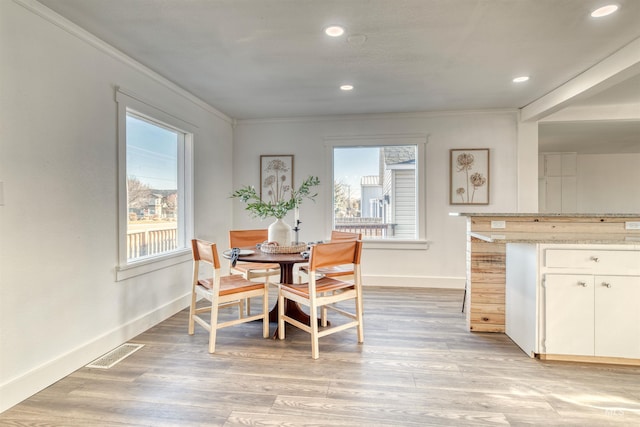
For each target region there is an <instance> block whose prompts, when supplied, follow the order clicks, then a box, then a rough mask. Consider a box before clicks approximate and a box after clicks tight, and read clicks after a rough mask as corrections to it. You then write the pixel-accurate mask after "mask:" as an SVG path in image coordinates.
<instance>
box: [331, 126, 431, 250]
mask: <svg viewBox="0 0 640 427" xmlns="http://www.w3.org/2000/svg"><path fill="white" fill-rule="evenodd" d="M330 146H331V147H330V148H331V156H332V165H333V170H332V176H333V215H332V216H333V222H332V229H334V230H339V231H351V232H358V233H362V235H363V238H364V239H375V240H420V239H424V238H425V230H424V226H423V224H424V222H425V221H424V208H423V207H424V200H425V198H424V196H422V193H423V192H424V190H423V187H424V184H423V183H424V178H423V177H424V171H423V169H424V166H423V162H422V161H420V159H422V158H424V146H425V138H386V137H385V138H381V139H366V140H364V139H358V140H340V141H332V143H331V144H330Z"/></svg>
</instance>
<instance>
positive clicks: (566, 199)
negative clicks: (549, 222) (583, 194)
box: [538, 153, 577, 213]
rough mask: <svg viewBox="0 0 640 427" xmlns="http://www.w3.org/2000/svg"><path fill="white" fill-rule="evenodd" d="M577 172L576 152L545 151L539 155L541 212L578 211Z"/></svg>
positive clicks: (539, 200)
mask: <svg viewBox="0 0 640 427" xmlns="http://www.w3.org/2000/svg"><path fill="white" fill-rule="evenodd" d="M576 172H577V154H576V153H543V154H540V155H539V156H538V207H539V209H540V212H554V213H559V212H575V211H576V206H577V190H576V188H577V181H576Z"/></svg>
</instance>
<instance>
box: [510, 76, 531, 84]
mask: <svg viewBox="0 0 640 427" xmlns="http://www.w3.org/2000/svg"><path fill="white" fill-rule="evenodd" d="M527 80H529V76H520V77H516V78H515V79H513V82H514V83H522V82H526V81H527Z"/></svg>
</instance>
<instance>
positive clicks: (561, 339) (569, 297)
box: [543, 274, 594, 356]
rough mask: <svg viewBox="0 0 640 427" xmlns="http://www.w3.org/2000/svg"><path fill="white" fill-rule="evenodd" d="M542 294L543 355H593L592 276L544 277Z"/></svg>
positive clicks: (562, 275)
mask: <svg viewBox="0 0 640 427" xmlns="http://www.w3.org/2000/svg"><path fill="white" fill-rule="evenodd" d="M544 292H545V296H544V305H545V318H544V331H545V337H544V344H543V345H544V347H543V348H544V352H545V353H547V354H574V355H585V356H592V355H593V351H594V347H593V345H594V344H593V334H594V310H593V305H594V293H593V276H591V275H584V274H582V275H578V274H547V275H546V276H545V286H544Z"/></svg>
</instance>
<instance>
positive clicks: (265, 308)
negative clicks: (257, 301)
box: [262, 282, 269, 338]
mask: <svg viewBox="0 0 640 427" xmlns="http://www.w3.org/2000/svg"><path fill="white" fill-rule="evenodd" d="M262 337H263V338H268V337H269V282H265V284H264V296H263V297H262Z"/></svg>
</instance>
